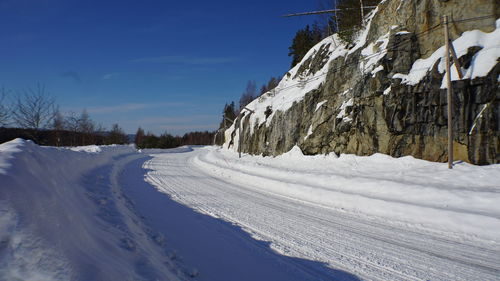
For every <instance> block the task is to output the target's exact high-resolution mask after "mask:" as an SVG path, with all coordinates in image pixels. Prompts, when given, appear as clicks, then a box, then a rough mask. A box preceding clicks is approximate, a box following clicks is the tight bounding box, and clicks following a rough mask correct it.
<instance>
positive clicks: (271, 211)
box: [144, 148, 500, 280]
mask: <svg viewBox="0 0 500 281" xmlns="http://www.w3.org/2000/svg"><path fill="white" fill-rule="evenodd" d="M152 156H153V159H151V160H149V161H147V162H146V163H145V165H144V167H145V168H147V169H149V170H150V171H149V172H148V174H147V181H149V182H150V183H152V184H153V185H154V186H155V187H156V188H157V189H158V190H160V191H162V192H164V193H167V194H169V195H170V196H171V197H172V198H173V199H174V200H176V201H178V202H180V203H182V204H184V205H186V206H189V207H191V208H193V209H196V210H198V211H199V212H201V213H204V214H210V215H212V216H214V217H218V218H222V219H223V220H226V221H229V222H233V223H235V224H237V225H239V226H241V227H243V228H244V229H245V230H246V231H247V232H249V233H251V234H252V235H253V237H255V238H257V239H260V240H263V241H270V242H271V247H272V248H273V249H274V250H276V251H277V252H279V253H282V254H284V255H287V256H291V257H299V258H301V259H307V260H314V261H319V262H322V263H325V264H327V266H323V265H321V264H320V263H318V264H315V265H312V266H309V267H305V268H304V270H309V273H311V274H313V276H314V274H315V273H316V274H317V277H316V278H317V279H324V280H328V276H329V277H330V278H332V279H335V277H339V276H338V275H336V273H337V272H336V271H334V270H331V269H335V270H342V271H346V272H349V273H351V274H353V276H343V277H345V278H360V279H368V280H499V279H500V247H499V244H498V241H499V239H498V238H500V237H498V236H497V237H496V238H497V239H496V240H494V238H495V237H494V235H495V232H496V234H499V233H500V230H499V229H498V228H495V226H496V225H494V223H496V224H498V219H499V218H498V212H496V213H495V210H494V208H493V211H492V210H491V208H490V209H487V210H484V209H483V210H481V208H479V207H478V210H475V209H474V208H473V207H474V206H471V208H470V209H467V210H466V209H463V208H460V206H451V209H452V211H453V213H451V214H448V213H447V212H448V210H444V209H445V207H442V208H440V207H439V206H437V205H433V204H434V202H432V201H431V200H429V201H423V200H422V201H421V203H426V204H427V206H426V205H425V204H420V205H419V204H416V203H415V202H413V201H412V200H413V198H411V197H412V194H411V191H409V190H407V191H406V192H407V197H405V196H401V198H400V201H398V202H396V203H394V202H392V203H391V200H387V201H386V202H385V204H386V206H387V208H391V204H404V205H406V208H407V210H408V213H409V214H410V218H409V222H407V223H405V222H404V220H403V221H397V220H396V221H392V220H391V219H384V217H381V216H370V215H369V214H362V213H360V212H357V213H356V212H351V211H350V210H346V209H343V208H334V207H330V206H328V205H326V204H317V203H315V201H314V196H313V195H310V196H303V197H302V199H304V198H306V199H309V198H311V200H302V199H300V198H297V197H295V196H294V195H293V193H290V194H292V195H290V196H285V195H283V193H282V192H281V191H280V190H279V188H276V186H274V187H270V186H266V185H269V184H272V183H273V182H272V181H271V180H273V181H276V182H275V183H276V184H277V185H279V184H278V182H280V183H281V184H284V185H286V186H292V185H293V184H303V182H304V180H309V181H311V182H312V181H314V180H315V179H311V178H310V177H311V171H307V165H305V166H306V168H304V167H297V166H296V163H294V159H295V157H293V156H291V157H290V159H287V158H286V156H284V157H282V159H281V160H283V161H281V162H280V161H279V160H276V159H264V158H260V159H261V161H260V162H259V161H256V158H257V157H250V156H245V157H244V158H243V160H241V161H239V160H238V159H237V158H236V157H235V154H234V153H231V152H227V151H225V152H221V151H220V150H214V149H212V148H205V149H196V150H194V151H192V152H186V153H164V154H153V155H152ZM245 160H246V162H245ZM257 160H258V159H257ZM391 160H392V161H394V159H391ZM313 161H314V160H313ZM319 161H321V160H319ZM408 161H409V162H407V163H406V164H405V165H403V166H405V167H406V168H412V169H414V170H415V169H416V170H417V172H414V173H413V174H412V173H411V172H407V173H408V175H407V176H406V177H405V176H401V175H400V176H399V177H397V176H396V175H393V176H392V179H391V176H386V177H385V178H384V179H383V180H381V179H378V180H377V179H376V178H375V175H376V173H371V174H370V175H371V176H372V178H371V182H372V183H373V182H374V183H375V186H376V185H377V184H380V185H384V184H385V185H386V186H387V187H390V186H391V180H392V181H397V179H402V178H407V180H408V183H405V182H401V181H399V183H398V186H400V189H404V188H405V187H406V186H407V185H410V184H409V182H413V183H415V182H417V183H418V182H419V181H425V182H426V183H427V187H425V185H424V186H419V188H420V189H422V190H427V191H428V192H430V193H431V194H429V195H430V196H439V195H438V194H433V193H432V190H431V189H432V188H433V185H434V186H437V185H438V183H436V181H438V180H437V179H435V180H433V179H429V178H426V179H425V178H424V179H420V180H418V179H414V178H412V177H414V176H415V175H416V174H418V170H419V169H420V173H422V172H423V171H425V169H432V170H434V171H433V172H434V174H435V175H436V176H438V175H439V173H440V171H439V170H440V169H439V168H437V169H436V167H435V166H436V163H430V162H426V161H419V160H415V159H411V160H408ZM316 162H317V159H316ZM338 162H339V163H338V164H339V165H341V164H342V163H341V162H340V161H338ZM346 162H349V161H344V164H345V163H346ZM381 162H384V161H381ZM414 162H415V163H414ZM266 163H267V164H268V165H266ZM269 163H271V164H269ZM323 164H324V163H323ZM372 164H373V163H372ZM379 164H382V163H379ZM320 165H321V163H320ZM360 165H361V164H360ZM399 165H400V164H398V166H399ZM437 165H438V166H443V165H441V164H437ZM464 165H466V164H464ZM303 166H304V165H303ZM361 166H362V165H361ZM382 166H383V165H382ZM417 166H418V167H417ZM242 167H244V168H245V169H243V168H242ZM252 167H253V169H252ZM473 168H474V167H471V166H470V165H466V166H465V167H463V169H464V171H462V172H460V173H461V174H462V175H464V174H465V176H469V175H467V172H469V174H470V173H471V172H470V171H469V170H468V169H473ZM495 168H496V171H495V170H492V171H491V172H496V173H498V167H495ZM273 169H274V170H276V171H273ZM324 169H331V168H324ZM372 169H373V168H372ZM375 169H379V173H378V175H380V173H382V172H385V173H387V174H390V173H393V174H398V173H403V172H404V171H405V169H404V168H400V170H399V171H398V170H394V169H392V168H391V167H380V165H379V166H378V167H375ZM457 169H458V170H460V169H461V167H457ZM310 170H314V171H318V170H319V171H320V172H321V169H317V167H311V168H310ZM351 170H352V169H351ZM407 170H410V169H407ZM280 172H281V173H282V174H281V175H280ZM447 172H449V171H446V170H445V169H443V173H447ZM483 172H484V171H483ZM473 173H474V175H475V176H476V177H485V176H484V175H482V174H481V173H480V172H478V171H473ZM250 174H251V175H252V177H249V175H250ZM320 174H321V173H320ZM364 174H365V175H366V174H369V173H367V172H366V170H365V172H364ZM344 175H345V174H344ZM319 176H320V175H318V177H319ZM492 176H494V175H492ZM301 177H302V178H301ZM308 177H309V179H308ZM497 179H498V178H497ZM332 180H335V179H334V178H332ZM339 180H340V179H339ZM351 180H352V181H354V182H358V183H359V184H360V185H362V184H363V183H362V181H363V179H362V178H359V179H356V178H354V177H353V178H352V179H351ZM444 180H446V179H444ZM316 181H318V179H316ZM457 181H458V182H459V183H460V182H461V183H462V184H463V185H464V186H462V187H459V186H456V183H457ZM476 181H477V179H476ZM483 183H485V184H483V186H481V184H476V185H473V184H471V185H467V184H468V182H463V179H461V178H460V177H459V178H458V179H456V180H455V181H452V182H450V184H449V187H448V188H449V190H448V191H449V192H450V194H449V195H450V196H452V195H453V194H454V195H455V196H460V195H461V194H460V193H461V192H465V193H467V192H476V193H480V192H482V191H484V192H487V193H489V194H486V196H492V197H494V198H493V199H492V200H497V199H498V192H500V188H499V186H498V181H497V182H496V185H495V181H494V180H493V181H488V180H486V181H484V182H483ZM343 184H350V183H348V182H345V181H344V182H343ZM351 184H352V183H351ZM405 184H406V186H405ZM331 186H335V182H332V183H331ZM316 188H319V187H316ZM360 188H361V187H360ZM476 189H477V190H476ZM355 190H356V189H355V188H354V189H353V190H350V191H351V192H354V191H355ZM310 192H311V193H314V192H315V191H314V190H311V191H310ZM383 193H384V191H380V194H378V196H375V194H373V195H372V196H371V198H370V200H383V199H382V197H384V198H390V197H391V196H392V195H391V194H392V193H391V194H389V193H388V194H385V195H384V194H383ZM435 193H438V191H435ZM445 195H446V194H445ZM445 195H443V196H445ZM325 196H326V197H328V196H327V195H325ZM351 196H358V195H357V194H354V195H353V194H351ZM479 197H481V196H479ZM374 198H376V199H374ZM437 199H438V200H439V198H437ZM480 199H481V200H482V202H483V203H484V205H486V206H488V204H490V202H489V201H488V200H487V199H484V198H475V199H474V198H471V200H472V201H473V200H480ZM352 200H356V199H352ZM370 200H367V202H368V201H370ZM405 200H406V201H405ZM481 200H480V201H481ZM360 202H361V203H362V202H363V201H362V200H360ZM496 202H498V201H496ZM462 203H464V202H462ZM465 203H467V202H465ZM367 204H369V203H367ZM471 204H473V203H471ZM415 205H418V206H415ZM448 205H451V203H450V204H448ZM443 206H446V204H444V205H443ZM358 207H360V208H359V209H362V208H363V206H358ZM365 207H366V208H367V209H368V210H371V209H370V208H369V206H365ZM462 207H463V206H462ZM465 207H466V206H465ZM375 208H376V207H374V208H372V209H375ZM415 208H416V209H415ZM414 209H415V210H416V211H420V210H421V209H422V213H421V215H422V216H426V215H428V214H430V215H435V219H436V220H437V221H440V220H441V219H442V218H441V217H439V215H440V214H439V213H443V214H442V216H444V217H445V218H449V219H450V220H452V221H453V220H455V219H456V218H455V215H458V216H459V217H463V218H464V220H463V222H464V223H466V222H467V221H468V219H467V216H476V219H477V220H478V221H479V222H478V224H481V223H489V222H492V223H493V224H492V225H482V226H481V228H480V229H476V231H475V233H470V232H469V233H467V232H466V233H463V232H462V233H461V232H460V231H459V230H460V227H459V226H457V227H455V228H451V229H450V231H446V229H444V228H443V229H436V228H434V227H432V226H433V225H432V223H429V224H428V225H429V226H430V227H427V224H426V223H427V222H432V220H433V218H432V217H431V218H421V219H422V222H423V223H422V224H419V223H418V222H419V220H418V219H419V218H418V215H417V217H416V218H412V217H411V216H412V215H413V216H414V214H412V212H413V211H415V210H414ZM425 209H429V210H425ZM394 210H396V211H399V210H398V208H394ZM405 215H406V214H404V213H403V214H393V216H392V218H396V219H397V218H399V217H404V216H405ZM388 217H389V218H390V217H391V216H388ZM459 220H460V218H458V221H457V222H453V223H457V224H459V223H460V221H459ZM495 220H496V221H495ZM453 223H450V227H452V226H453ZM464 229H465V230H469V228H467V227H465V228H464ZM482 233H486V234H485V235H484V237H481V236H482ZM490 234H491V235H490ZM299 264H300V263H299ZM291 266H292V267H293V266H294V264H291ZM325 276H326V277H325Z"/></svg>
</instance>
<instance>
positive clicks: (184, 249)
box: [119, 149, 359, 281]
mask: <svg viewBox="0 0 500 281" xmlns="http://www.w3.org/2000/svg"><path fill="white" fill-rule="evenodd" d="M183 150H184V149H180V150H179V151H175V152H174V151H172V152H174V153H176V152H177V153H182V152H185V151H183ZM149 159H151V157H145V158H141V159H137V160H134V161H132V162H130V163H129V164H128V165H126V167H125V168H124V171H123V172H122V176H121V178H120V182H119V183H120V186H121V189H122V192H123V195H124V197H126V198H128V200H130V201H131V205H133V208H134V209H135V212H137V213H138V214H139V215H140V216H141V217H142V218H143V219H144V220H145V223H146V224H147V225H148V227H149V228H151V229H152V230H153V232H157V233H158V234H159V235H161V236H162V237H165V240H166V242H165V243H164V247H165V248H166V249H165V251H166V252H167V253H170V254H169V255H170V257H171V258H176V259H177V260H178V261H179V262H180V263H181V264H183V267H186V268H185V270H184V271H185V272H186V269H187V267H190V269H187V271H188V272H191V273H192V275H197V277H196V278H195V279H197V280H219V281H223V280H287V281H291V280H301V281H304V280H359V278H358V277H356V276H355V275H353V274H351V273H348V272H345V271H342V270H336V269H333V268H330V267H328V266H327V264H325V263H321V262H317V261H311V260H306V259H301V258H294V257H288V256H285V255H282V254H279V253H277V252H275V251H273V250H272V249H271V247H270V242H266V241H259V240H256V239H254V238H252V237H251V236H250V234H248V233H247V232H245V231H244V230H243V229H242V228H241V227H239V226H237V225H234V224H232V223H229V222H226V221H223V220H221V219H217V218H214V217H212V216H209V215H205V214H201V213H199V212H196V211H194V210H193V209H191V208H188V207H186V206H184V205H182V204H180V203H177V202H176V201H174V200H172V199H171V198H170V197H169V196H168V195H167V194H165V193H161V192H159V191H157V190H156V189H155V188H154V187H153V186H152V185H150V184H149V183H147V182H145V181H144V176H145V174H146V173H147V170H145V169H144V168H142V164H143V163H144V162H145V161H147V160H149ZM198 273H199V274H198Z"/></svg>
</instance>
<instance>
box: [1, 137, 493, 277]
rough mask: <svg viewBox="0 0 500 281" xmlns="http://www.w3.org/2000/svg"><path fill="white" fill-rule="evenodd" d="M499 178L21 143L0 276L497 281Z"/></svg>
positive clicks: (6, 174) (379, 161) (9, 162)
mask: <svg viewBox="0 0 500 281" xmlns="http://www.w3.org/2000/svg"><path fill="white" fill-rule="evenodd" d="M499 178H500V165H490V166H483V167H479V166H473V165H469V164H466V163H457V164H456V166H455V169H453V170H452V171H450V170H448V169H447V168H446V164H442V163H433V162H427V161H422V160H417V159H414V158H411V157H403V158H398V159H396V158H391V157H388V156H385V155H373V156H370V157H358V156H353V155H342V156H340V157H338V158H337V157H335V156H333V155H332V156H304V155H302V153H301V152H300V150H298V149H293V150H292V151H290V152H288V153H286V154H284V155H282V156H279V157H275V158H271V157H260V156H249V155H244V156H243V158H241V159H239V158H238V156H237V153H235V152H233V151H230V150H227V149H219V148H214V147H182V148H178V149H171V150H145V151H142V152H140V151H137V150H135V149H134V148H133V147H131V146H102V147H97V146H89V147H77V148H55V147H41V146H38V145H36V144H34V143H32V142H30V141H25V140H21V139H17V140H14V141H12V142H9V143H5V144H1V145H0V280H199V281H205V280H206V281H210V280H217V281H225V280H227V281H232V280H240V281H247V280H248V281H253V280H273V281H277V280H286V281H293V280H297V281H304V280H311V281H316V280H360V279H361V280H500V204H499V203H498V202H500V184H499V180H498V179H499ZM167 195H168V196H167ZM172 199H173V200H172Z"/></svg>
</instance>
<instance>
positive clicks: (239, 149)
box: [238, 113, 245, 158]
mask: <svg viewBox="0 0 500 281" xmlns="http://www.w3.org/2000/svg"><path fill="white" fill-rule="evenodd" d="M243 116H245V113H243V115H240V116H239V117H238V157H239V158H241V144H242V143H243V142H242V139H243V137H242V135H241V125H242V124H241V119H242V117H243Z"/></svg>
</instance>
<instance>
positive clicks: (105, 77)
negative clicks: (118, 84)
mask: <svg viewBox="0 0 500 281" xmlns="http://www.w3.org/2000/svg"><path fill="white" fill-rule="evenodd" d="M118 76H120V73H106V74H104V75H103V76H102V80H109V79H113V78H116V77H118Z"/></svg>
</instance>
